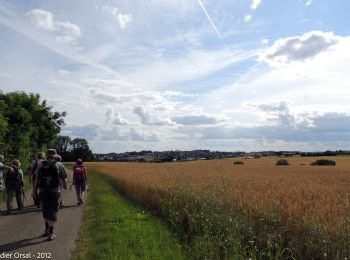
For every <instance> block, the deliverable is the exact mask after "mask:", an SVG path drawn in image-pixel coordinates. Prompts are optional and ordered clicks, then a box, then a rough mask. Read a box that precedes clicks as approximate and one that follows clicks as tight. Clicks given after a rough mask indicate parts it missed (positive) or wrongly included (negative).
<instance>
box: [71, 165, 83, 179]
mask: <svg viewBox="0 0 350 260" xmlns="http://www.w3.org/2000/svg"><path fill="white" fill-rule="evenodd" d="M73 173H74V180H75V181H85V175H84V174H85V167H84V166H81V165H76V166H74V169H73Z"/></svg>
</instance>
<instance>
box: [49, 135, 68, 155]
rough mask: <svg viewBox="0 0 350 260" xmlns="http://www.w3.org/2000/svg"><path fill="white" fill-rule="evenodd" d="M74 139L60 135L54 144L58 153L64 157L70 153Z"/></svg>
mask: <svg viewBox="0 0 350 260" xmlns="http://www.w3.org/2000/svg"><path fill="white" fill-rule="evenodd" d="M71 142H72V139H71V138H70V137H69V136H62V135H59V136H58V137H57V138H56V140H55V141H54V143H53V147H54V148H55V149H56V151H57V153H58V154H60V155H61V156H64V155H65V154H67V153H68V152H69V151H70V148H71Z"/></svg>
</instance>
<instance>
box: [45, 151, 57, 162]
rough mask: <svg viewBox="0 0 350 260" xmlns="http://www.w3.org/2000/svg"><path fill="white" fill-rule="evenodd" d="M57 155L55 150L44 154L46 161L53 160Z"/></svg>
mask: <svg viewBox="0 0 350 260" xmlns="http://www.w3.org/2000/svg"><path fill="white" fill-rule="evenodd" d="M56 155H57V152H56V150H55V149H48V150H47V152H46V157H47V159H51V160H52V159H55V156H56Z"/></svg>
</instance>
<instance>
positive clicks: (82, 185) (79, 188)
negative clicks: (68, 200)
mask: <svg viewBox="0 0 350 260" xmlns="http://www.w3.org/2000/svg"><path fill="white" fill-rule="evenodd" d="M75 190H76V192H84V191H86V182H85V181H82V182H80V181H79V182H75Z"/></svg>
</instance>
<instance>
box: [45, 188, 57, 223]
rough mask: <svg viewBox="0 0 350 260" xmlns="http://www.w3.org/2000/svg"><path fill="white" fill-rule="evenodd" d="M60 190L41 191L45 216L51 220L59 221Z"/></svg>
mask: <svg viewBox="0 0 350 260" xmlns="http://www.w3.org/2000/svg"><path fill="white" fill-rule="evenodd" d="M59 198H60V192H52V191H40V199H41V203H42V205H41V207H42V211H43V217H44V218H46V219H48V220H50V221H57V213H58V208H59Z"/></svg>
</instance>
